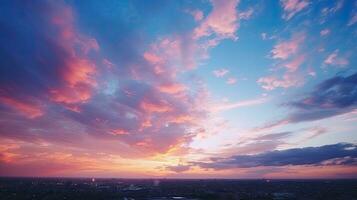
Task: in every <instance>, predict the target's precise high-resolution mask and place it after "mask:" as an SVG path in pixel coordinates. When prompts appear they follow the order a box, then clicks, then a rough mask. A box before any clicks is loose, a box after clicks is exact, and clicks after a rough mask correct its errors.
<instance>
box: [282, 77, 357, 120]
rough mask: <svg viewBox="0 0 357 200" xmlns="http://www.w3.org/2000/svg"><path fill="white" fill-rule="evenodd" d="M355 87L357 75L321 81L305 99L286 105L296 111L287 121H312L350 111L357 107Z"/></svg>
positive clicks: (356, 89)
mask: <svg viewBox="0 0 357 200" xmlns="http://www.w3.org/2000/svg"><path fill="white" fill-rule="evenodd" d="M356 85H357V73H355V74H352V75H349V76H346V77H343V76H335V77H332V78H330V79H327V80H325V81H323V82H322V83H320V84H319V85H317V86H316V87H315V89H314V90H313V91H312V92H310V93H309V94H308V95H307V96H306V97H304V98H302V99H300V100H297V101H293V102H290V103H288V104H287V105H290V106H292V107H293V108H295V109H296V110H295V112H293V113H292V114H291V115H290V117H289V118H288V120H289V121H290V122H300V121H313V120H318V119H324V118H328V117H332V116H336V115H340V114H343V113H346V112H349V111H351V110H352V109H353V108H355V107H356V105H357V93H356V91H357V88H356Z"/></svg>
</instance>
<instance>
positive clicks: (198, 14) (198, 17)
mask: <svg viewBox="0 0 357 200" xmlns="http://www.w3.org/2000/svg"><path fill="white" fill-rule="evenodd" d="M187 12H188V13H190V14H191V15H192V16H193V18H194V19H195V21H196V22H198V21H201V20H202V19H203V17H204V15H203V12H202V11H201V10H193V11H187Z"/></svg>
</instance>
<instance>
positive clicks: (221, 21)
mask: <svg viewBox="0 0 357 200" xmlns="http://www.w3.org/2000/svg"><path fill="white" fill-rule="evenodd" d="M211 2H212V6H213V11H212V12H211V13H210V14H209V15H208V16H207V18H206V19H204V20H203V21H202V23H201V24H200V26H199V27H197V28H196V29H195V31H194V37H195V38H201V37H205V36H210V35H212V34H216V35H217V37H218V38H232V39H237V36H236V35H235V32H236V31H237V29H238V23H237V20H238V15H237V11H236V7H237V5H238V1H237V0H226V1H219V0H212V1H211Z"/></svg>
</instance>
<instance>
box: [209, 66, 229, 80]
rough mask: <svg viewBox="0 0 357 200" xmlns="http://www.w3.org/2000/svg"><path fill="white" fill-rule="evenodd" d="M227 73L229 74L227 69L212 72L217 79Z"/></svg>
mask: <svg viewBox="0 0 357 200" xmlns="http://www.w3.org/2000/svg"><path fill="white" fill-rule="evenodd" d="M227 73H229V71H228V70H227V69H224V68H223V69H217V70H214V71H213V74H214V75H215V76H216V77H217V78H220V77H223V76H225V75H226V74H227Z"/></svg>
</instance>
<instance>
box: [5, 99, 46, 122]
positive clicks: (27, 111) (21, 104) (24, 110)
mask: <svg viewBox="0 0 357 200" xmlns="http://www.w3.org/2000/svg"><path fill="white" fill-rule="evenodd" d="M0 102H1V103H2V104H5V105H7V106H9V107H11V108H13V109H14V110H16V111H18V112H20V113H21V114H22V115H24V116H26V117H28V118H36V117H40V116H42V115H43V114H44V111H43V109H42V108H41V107H40V106H39V105H37V104H35V103H32V102H25V101H20V100H17V99H14V98H12V97H8V96H0Z"/></svg>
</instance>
